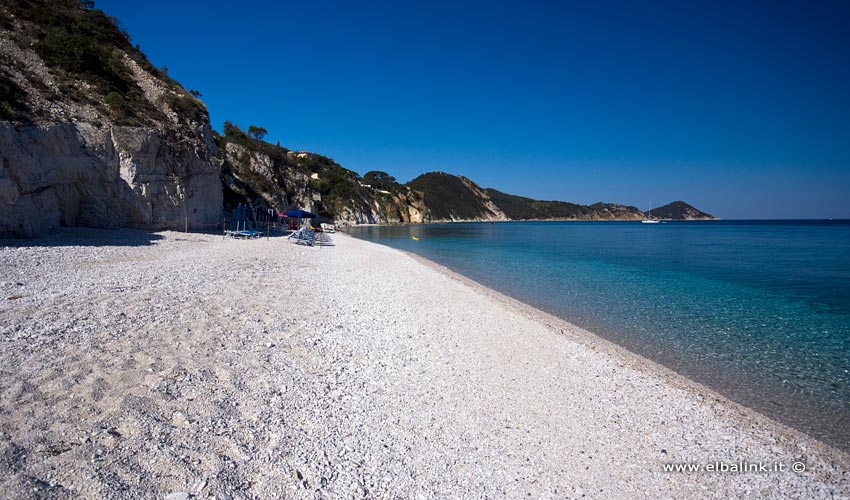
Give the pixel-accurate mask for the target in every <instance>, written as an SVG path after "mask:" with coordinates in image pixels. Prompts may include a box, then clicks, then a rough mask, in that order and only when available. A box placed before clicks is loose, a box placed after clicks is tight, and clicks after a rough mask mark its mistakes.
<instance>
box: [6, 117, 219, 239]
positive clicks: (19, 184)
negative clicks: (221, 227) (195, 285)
mask: <svg viewBox="0 0 850 500" xmlns="http://www.w3.org/2000/svg"><path fill="white" fill-rule="evenodd" d="M207 128H208V126H207ZM197 132H199V133H198V134H197V135H196V136H194V137H193V136H187V135H186V134H185V131H184V132H179V129H177V128H171V127H162V128H152V127H118V126H106V127H101V128H98V127H95V126H93V125H90V124H87V123H81V122H65V123H56V124H48V125H26V126H15V125H13V124H11V123H9V122H0V234H2V235H7V236H16V237H34V236H38V235H39V234H43V233H45V232H47V231H50V230H53V229H55V228H57V227H59V226H92V227H120V226H133V227H143V228H156V229H163V228H178V227H183V225H184V224H185V223H186V220H187V219H188V221H189V223H190V224H211V223H215V222H217V221H219V220H220V219H221V216H222V213H221V212H222V190H221V181H220V179H219V174H220V171H221V165H220V160H217V159H216V158H215V157H214V154H215V151H214V150H213V148H214V147H215V146H214V145H212V144H211V142H210V141H208V140H205V137H206V136H207V135H208V134H207V135H205V134H204V132H205V131H204V130H199V131H197Z"/></svg>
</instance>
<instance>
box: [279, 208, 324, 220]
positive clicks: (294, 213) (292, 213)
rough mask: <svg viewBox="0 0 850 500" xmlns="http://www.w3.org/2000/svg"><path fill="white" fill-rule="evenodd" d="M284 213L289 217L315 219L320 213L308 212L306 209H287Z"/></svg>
mask: <svg viewBox="0 0 850 500" xmlns="http://www.w3.org/2000/svg"><path fill="white" fill-rule="evenodd" d="M283 215H285V216H287V217H297V218H299V219H315V218H316V217H318V215H316V214H314V213H313V212H307V211H305V210H287V211H286V212H284V213H283Z"/></svg>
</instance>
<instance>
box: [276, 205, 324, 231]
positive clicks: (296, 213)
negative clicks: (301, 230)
mask: <svg viewBox="0 0 850 500" xmlns="http://www.w3.org/2000/svg"><path fill="white" fill-rule="evenodd" d="M283 215H285V216H287V217H293V218H296V219H298V227H301V219H315V218H316V217H318V215H316V214H314V213H313V212H308V211H306V210H300V209H292V210H287V211H286V212H284V213H283Z"/></svg>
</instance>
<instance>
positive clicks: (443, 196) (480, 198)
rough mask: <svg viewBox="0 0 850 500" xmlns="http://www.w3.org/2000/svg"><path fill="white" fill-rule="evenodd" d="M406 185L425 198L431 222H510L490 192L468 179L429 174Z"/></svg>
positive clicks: (435, 173) (443, 174) (442, 173)
mask: <svg viewBox="0 0 850 500" xmlns="http://www.w3.org/2000/svg"><path fill="white" fill-rule="evenodd" d="M406 186H407V187H408V188H410V189H412V190H414V191H419V192H421V193H422V195H423V198H422V200H423V202H424V204H425V207H426V213H427V219H428V220H431V221H455V220H506V219H507V218H508V217H507V216H506V215H505V214H504V212H503V211H502V210H500V208H499V207H498V206H497V205H496V204H494V203H493V201H492V200H491V199H490V197H489V196H488V194H487V192H486V191H485V190H483V189H481V187H480V186H478V184H475V183H474V182H472V181H471V180H469V179H467V178H466V177H462V176H457V175H451V174H447V173H445V172H429V173H427V174H422V175H420V176H419V177H417V178H415V179H413V180H412V181H410V182H408V183H407V184H406Z"/></svg>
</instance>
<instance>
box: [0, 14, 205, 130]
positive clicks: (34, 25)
mask: <svg viewBox="0 0 850 500" xmlns="http://www.w3.org/2000/svg"><path fill="white" fill-rule="evenodd" d="M0 14H3V15H4V16H5V17H8V15H12V16H14V17H16V18H18V19H19V20H20V21H21V28H20V30H18V31H17V32H16V33H14V38H15V39H16V40H17V41H18V43H19V44H21V46H28V45H31V46H32V48H33V50H35V52H36V53H37V54H38V55H39V56H40V57H41V58H42V59H43V60H44V62H45V64H46V65H47V66H48V68H50V70H51V72H52V73H53V74H54V75H56V77H57V80H58V83H59V88H60V89H62V91H63V92H64V93H67V97H69V98H71V99H74V100H76V101H85V102H90V103H93V104H95V105H98V104H99V105H100V106H101V107H102V109H105V110H108V111H109V112H110V114H111V115H112V116H113V117H114V118H115V119H116V120H117V121H118V122H119V123H120V124H126V125H134V124H141V123H149V122H151V121H160V120H162V119H163V118H164V117H163V116H162V114H161V113H160V112H159V111H158V110H157V109H156V107H154V106H153V104H152V103H150V102H149V101H148V100H147V99H146V98H145V96H144V93H143V92H142V91H141V89H140V88H139V86H138V85H137V84H136V82H135V80H134V78H133V75H132V72H131V71H130V68H128V67H127V64H125V62H124V54H127V56H129V57H130V58H131V59H132V60H133V61H135V62H136V63H137V64H138V65H139V66H140V67H142V68H143V69H145V70H146V71H148V72H149V73H151V74H152V75H153V76H155V77H157V78H159V79H160V80H162V81H164V82H165V84H166V85H167V86H168V87H169V88H171V89H172V90H175V91H178V92H179V91H181V90H182V88H181V87H180V86H179V84H178V83H177V82H175V81H174V80H172V79H171V78H169V77H168V76H167V75H165V74H164V73H162V72H161V71H159V70H157V69H156V68H155V67H154V66H153V65H152V64H151V63H150V61H149V60H148V59H147V57H146V56H145V55H144V54H143V53H142V52H141V50H140V49H139V47H138V46H135V47H134V46H133V45H132V44H131V43H130V36H129V35H128V34H127V32H126V31H124V30H122V29H120V27H119V26H118V22H117V20H116V19H115V18H113V17H110V16H107V15H106V14H105V13H103V12H102V11H100V10H98V9H95V8H94V5H93V2H90V1H84V0H4V2H3V4H2V5H0ZM80 80H82V81H85V82H87V83H89V84H91V85H92V86H94V88H95V89H96V92H97V94H98V95H78V94H80V93H81V92H83V90H80V87H79V86H77V85H75V82H77V81H80ZM114 93H117V94H118V95H120V97H121V98H122V99H123V101H124V102H123V103H121V102H120V101H119V100H118V99H116V97H115V96H114V95H112V94H114ZM110 95H112V97H111V98H109V99H108V102H107V97H108V96H110ZM187 98H189V99H191V97H189V96H187ZM175 110H176V111H177V112H178V113H184V112H185V113H187V114H188V115H189V116H190V117H193V116H195V115H196V114H197V112H198V106H196V105H194V104H192V103H188V102H183V103H178V106H176V107H175ZM202 112H204V113H206V110H205V109H202Z"/></svg>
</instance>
